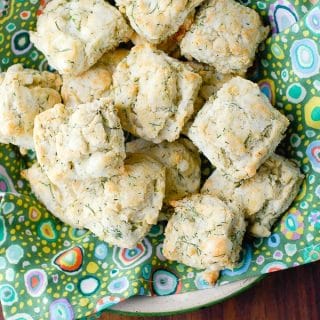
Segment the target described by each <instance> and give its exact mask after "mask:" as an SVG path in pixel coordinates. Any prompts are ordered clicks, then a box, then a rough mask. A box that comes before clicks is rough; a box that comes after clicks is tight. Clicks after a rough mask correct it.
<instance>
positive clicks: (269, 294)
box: [0, 262, 320, 320]
mask: <svg viewBox="0 0 320 320" xmlns="http://www.w3.org/2000/svg"><path fill="white" fill-rule="evenodd" d="M138 319H139V320H141V319H142V320H143V319H148V320H152V319H154V320H208V319H215V320H218V319H222V320H239V319H241V320H242V319H249V320H251V319H252V320H278V319H279V320H318V319H320V262H316V263H312V264H309V265H306V266H302V267H298V268H294V269H290V270H286V271H281V272H276V273H273V274H270V275H269V276H268V277H266V278H265V279H264V280H262V281H261V282H260V283H259V284H257V285H256V286H255V287H253V288H251V289H249V290H248V291H246V292H244V293H242V294H241V295H239V296H237V297H234V298H232V299H229V300H227V301H225V302H223V303H221V304H218V305H215V306H212V307H210V308H206V309H203V310H200V311H196V312H192V313H189V314H183V315H176V316H170V317H149V318H147V317H126V316H120V315H116V314H110V313H105V314H104V315H102V316H101V317H100V319H99V320H138ZM0 320H3V317H2V316H1V315H0Z"/></svg>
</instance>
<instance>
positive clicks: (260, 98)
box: [188, 77, 289, 181]
mask: <svg viewBox="0 0 320 320" xmlns="http://www.w3.org/2000/svg"><path fill="white" fill-rule="evenodd" d="M288 125H289V120H288V119H287V118H286V117H285V116H284V115H282V114H281V113H280V112H279V111H278V110H276V109H275V108H273V107H272V105H271V104H270V102H269V100H268V99H267V97H266V96H265V95H264V94H263V93H261V91H260V89H259V87H258V85H257V84H255V83H253V82H251V81H249V80H245V79H243V78H240V77H235V78H233V79H231V80H230V81H228V82H227V83H225V84H224V85H223V87H222V88H221V89H220V90H219V91H218V93H217V98H216V99H215V97H212V98H210V99H209V101H208V102H207V103H206V104H205V105H204V107H203V108H202V109H201V110H200V111H199V113H198V114H197V116H196V118H195V121H194V123H193V124H192V126H191V128H190V129H189V132H188V136H189V137H190V139H191V140H192V141H193V143H194V144H195V145H196V146H197V147H198V148H199V149H200V151H202V152H203V154H204V155H205V156H206V157H207V158H208V159H209V160H210V162H211V163H212V164H213V165H214V166H215V167H217V168H218V169H219V170H220V171H222V172H224V173H225V174H227V175H228V176H230V179H233V180H234V181H239V180H242V179H248V178H250V177H252V176H254V175H255V173H256V171H257V169H258V168H259V167H260V165H261V164H262V163H263V162H264V161H265V160H266V159H267V158H268V157H269V156H270V155H271V154H272V153H273V152H274V150H275V148H276V147H277V145H278V144H279V142H280V141H281V139H282V138H283V136H284V133H285V131H286V129H287V127H288Z"/></svg>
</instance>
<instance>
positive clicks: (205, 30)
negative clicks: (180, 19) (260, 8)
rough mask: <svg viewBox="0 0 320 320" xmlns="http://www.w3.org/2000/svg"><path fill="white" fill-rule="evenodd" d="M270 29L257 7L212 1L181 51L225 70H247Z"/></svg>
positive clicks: (223, 71) (198, 14)
mask: <svg viewBox="0 0 320 320" xmlns="http://www.w3.org/2000/svg"><path fill="white" fill-rule="evenodd" d="M268 32H269V28H268V27H264V26H263V25H262V23H261V20H260V17H259V15H258V13H257V12H255V11H254V10H252V9H250V8H248V7H245V6H243V5H241V4H240V3H238V2H236V1H234V0H208V1H206V2H205V3H204V4H203V5H202V6H201V7H200V10H199V11H198V13H197V15H196V18H195V22H194V24H193V25H192V27H191V29H190V30H189V31H188V32H187V33H186V35H185V37H184V38H183V39H182V41H181V46H180V47H181V53H182V55H184V56H186V57H188V58H191V57H192V58H194V59H196V60H198V61H200V62H204V63H207V64H210V65H212V66H214V67H215V68H216V69H217V71H218V72H221V73H238V72H240V73H245V72H246V70H247V69H248V67H250V66H251V65H252V63H253V60H254V56H255V52H256V50H257V47H258V45H259V43H260V42H262V41H263V40H264V39H265V38H266V37H267V34H268Z"/></svg>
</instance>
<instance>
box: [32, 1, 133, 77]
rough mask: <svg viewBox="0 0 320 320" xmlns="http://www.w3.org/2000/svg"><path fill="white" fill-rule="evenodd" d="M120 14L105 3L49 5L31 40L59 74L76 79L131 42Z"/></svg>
mask: <svg viewBox="0 0 320 320" xmlns="http://www.w3.org/2000/svg"><path fill="white" fill-rule="evenodd" d="M131 32H132V31H131V29H130V27H129V26H128V25H127V23H126V21H125V19H124V18H123V16H122V15H121V13H120V12H119V11H118V10H117V9H116V8H115V7H114V6H112V5H110V4H109V3H108V2H106V1H104V0H54V1H50V2H49V3H48V5H47V6H46V8H45V9H44V12H43V14H42V15H41V16H39V18H38V21H37V31H36V32H33V31H30V39H31V41H32V42H33V43H34V45H35V46H36V47H37V48H38V49H39V50H40V51H42V52H43V53H44V55H45V56H46V58H47V59H48V62H49V64H50V65H51V66H52V67H54V68H55V69H57V70H58V71H59V72H60V73H61V74H65V73H70V74H73V75H79V74H80V73H82V72H84V71H86V70H88V69H89V68H90V67H91V66H93V65H94V64H95V63H96V62H97V61H98V59H99V58H100V57H101V56H102V55H103V54H104V53H105V52H107V51H110V50H113V49H115V48H116V47H117V46H118V45H119V44H120V42H126V41H128V40H129V39H130V36H131Z"/></svg>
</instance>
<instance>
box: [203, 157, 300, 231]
mask: <svg viewBox="0 0 320 320" xmlns="http://www.w3.org/2000/svg"><path fill="white" fill-rule="evenodd" d="M303 178H304V176H303V175H302V174H301V173H300V170H299V168H298V167H297V166H296V165H295V163H293V162H291V161H289V160H287V159H285V158H283V157H281V156H278V155H275V154H274V155H272V156H271V157H270V158H269V159H268V160H267V161H266V162H265V163H264V164H263V165H262V166H261V167H260V169H259V170H258V172H257V174H256V175H255V176H254V177H252V178H251V179H247V180H244V181H242V182H241V183H234V182H232V181H230V180H229V179H228V178H226V177H225V176H224V175H223V174H222V173H221V172H220V171H218V170H216V171H214V173H213V174H212V175H211V176H210V177H209V179H208V180H207V181H206V182H205V184H204V186H203V187H202V190H201V192H202V193H208V194H211V195H213V196H216V197H218V198H220V199H221V200H223V201H225V202H228V203H229V204H230V205H231V206H234V207H236V208H238V210H242V211H243V212H244V214H245V216H246V218H247V220H248V221H249V226H248V231H249V233H250V234H251V235H253V236H255V237H268V236H269V235H270V230H271V228H272V226H273V224H274V223H275V222H276V220H277V219H278V218H279V217H280V216H281V215H282V214H283V213H284V212H285V211H286V210H287V209H288V208H289V206H290V204H291V203H292V201H293V200H294V198H295V197H296V195H297V194H298V192H299V188H300V185H301V183H302V180H303Z"/></svg>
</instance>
